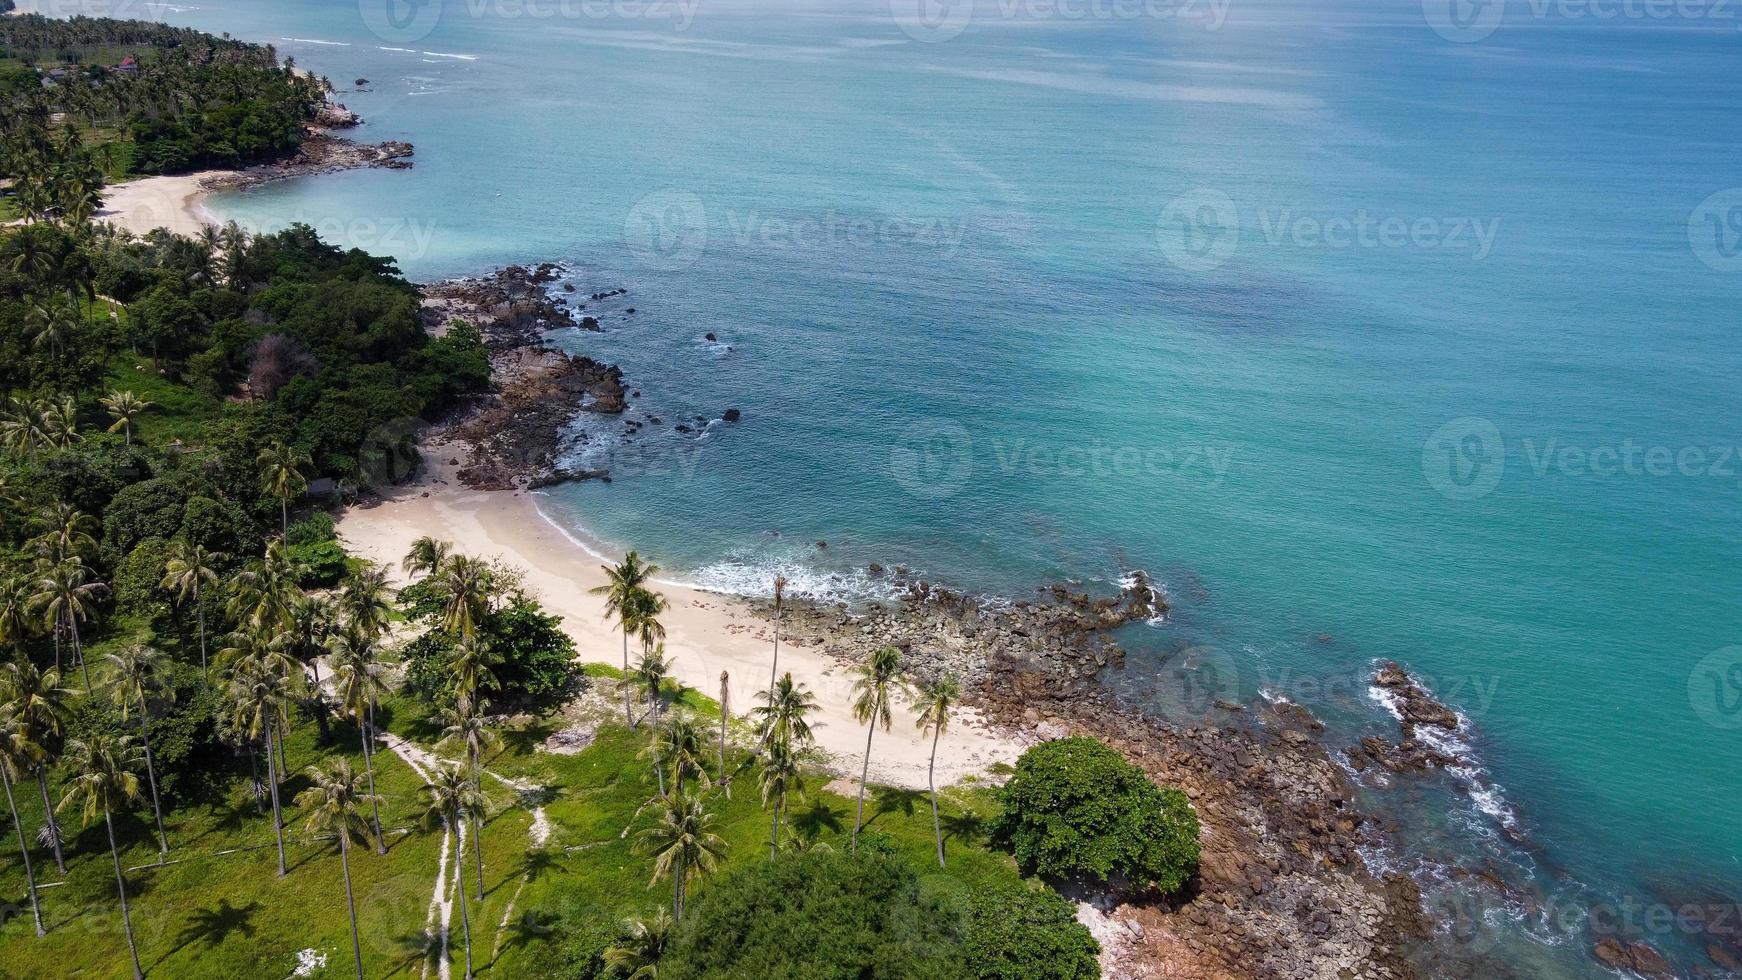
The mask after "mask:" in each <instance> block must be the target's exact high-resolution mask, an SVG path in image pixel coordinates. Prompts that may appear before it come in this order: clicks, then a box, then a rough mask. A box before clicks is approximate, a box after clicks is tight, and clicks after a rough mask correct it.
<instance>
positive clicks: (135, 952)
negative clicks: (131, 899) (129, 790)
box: [103, 805, 145, 980]
mask: <svg viewBox="0 0 1742 980" xmlns="http://www.w3.org/2000/svg"><path fill="white" fill-rule="evenodd" d="M103 824H104V826H106V827H108V829H109V857H111V858H113V859H114V861H115V894H117V895H120V896H121V928H123V929H125V930H126V931H127V952H128V954H129V955H131V956H132V957H133V980H145V971H144V970H141V969H140V968H139V947H137V946H135V945H134V944H133V919H132V917H131V916H129V915H128V914H127V879H126V877H125V876H123V875H122V874H121V852H120V851H119V850H116V848H115V821H114V820H112V819H110V817H109V807H108V806H107V805H105V806H104V807H103Z"/></svg>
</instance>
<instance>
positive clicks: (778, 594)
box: [768, 575, 786, 688]
mask: <svg viewBox="0 0 1742 980" xmlns="http://www.w3.org/2000/svg"><path fill="white" fill-rule="evenodd" d="M785 607H786V576H785V575H776V576H774V659H773V660H772V661H771V662H770V663H769V664H768V686H769V687H771V688H772V687H773V686H774V679H775V678H776V677H779V676H780V614H781V612H782V611H783V610H784V609H785Z"/></svg>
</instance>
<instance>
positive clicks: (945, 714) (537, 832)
mask: <svg viewBox="0 0 1742 980" xmlns="http://www.w3.org/2000/svg"><path fill="white" fill-rule="evenodd" d="M4 27H5V30H6V32H7V33H6V34H5V35H4V37H5V39H6V41H5V43H6V49H5V55H6V60H5V68H4V71H6V72H7V73H9V74H7V75H6V76H5V78H6V79H7V80H8V81H7V86H8V87H7V88H6V92H7V93H8V95H7V98H6V104H5V123H6V131H5V140H6V142H5V152H6V154H7V158H6V159H7V166H9V167H14V168H19V169H14V170H13V171H12V173H13V175H14V177H15V178H17V179H19V181H20V184H19V187H20V194H21V195H23V194H24V193H25V191H24V187H25V185H28V184H30V183H31V181H32V180H36V181H37V182H38V183H39V184H40V194H41V196H40V197H38V198H35V199H33V200H34V201H35V202H36V203H33V204H31V205H29V206H27V207H26V208H25V215H24V220H23V221H22V222H21V223H19V224H16V225H12V226H9V227H7V228H5V229H4V230H0V788H3V789H4V791H5V793H4V795H5V801H6V813H5V815H4V819H5V823H4V824H0V903H5V904H6V905H7V907H8V908H9V909H11V910H13V911H15V912H16V914H15V915H11V916H9V917H0V963H3V964H4V968H3V970H0V972H6V973H8V975H10V974H11V973H14V972H15V973H17V974H19V975H29V976H50V975H70V974H80V975H121V974H123V973H125V972H127V971H128V970H129V969H130V970H131V972H132V973H133V974H134V975H135V976H143V975H145V974H147V973H153V974H157V975H163V976H176V977H198V976H211V977H229V976H255V975H260V976H267V975H284V974H286V973H292V972H295V973H296V974H297V975H300V976H316V975H341V974H345V973H351V972H353V971H354V972H355V974H356V975H357V976H359V977H363V976H388V975H396V974H399V973H402V972H403V973H406V974H407V975H420V974H422V975H429V974H430V973H432V972H434V971H435V970H438V969H439V968H440V964H441V963H442V962H443V960H444V958H445V959H446V961H448V962H450V963H451V965H452V969H453V972H454V973H456V974H459V973H460V972H461V970H462V969H463V971H464V975H465V976H467V977H471V976H473V975H474V973H475V972H476V971H481V970H484V969H489V970H490V971H491V972H492V973H493V974H495V975H500V976H507V977H523V976H525V977H530V976H556V977H572V978H593V977H656V976H666V977H721V976H738V977H767V976H807V977H843V978H846V977H863V976H873V975H875V976H890V977H908V976H913V977H971V978H984V980H1052V978H1057V980H1075V978H1088V977H1094V976H1098V975H1099V966H1098V963H1097V959H1096V957H1097V953H1098V952H1099V946H1098V944H1097V942H1096V941H1095V939H1094V938H1093V937H1092V936H1091V935H1090V933H1089V931H1088V930H1087V929H1086V928H1085V927H1083V926H1082V925H1080V924H1078V922H1077V921H1076V918H1075V914H1076V909H1075V906H1074V905H1073V903H1072V902H1071V901H1069V900H1067V899H1066V898H1064V897H1063V896H1061V894H1059V892H1058V891H1057V890H1055V888H1054V887H1053V886H1054V885H1056V884H1062V883H1064V882H1067V881H1068V882H1079V883H1090V884H1095V883H1100V884H1104V883H1106V882H1107V881H1109V880H1110V879H1114V878H1116V879H1118V880H1120V881H1122V882H1124V883H1125V884H1124V887H1126V888H1128V889H1133V890H1137V891H1142V890H1145V889H1148V890H1151V891H1153V892H1154V893H1156V894H1162V893H1167V892H1171V891H1174V890H1176V889H1178V888H1181V887H1183V886H1184V885H1185V884H1186V883H1187V882H1188V881H1189V879H1190V877H1191V875H1192V874H1193V872H1194V870H1195V868H1196V863H1197V857H1198V854H1197V843H1196V842H1197V836H1198V827H1197V820H1196V817H1195V815H1194V814H1193V812H1192V810H1191V808H1190V806H1189V804H1187V803H1186V802H1185V800H1184V798H1183V797H1181V796H1180V795H1179V794H1178V793H1177V792H1174V791H1171V790H1169V791H1163V790H1160V789H1158V788H1157V787H1155V786H1154V785H1153V784H1151V783H1150V782H1149V781H1148V780H1147V779H1146V778H1145V777H1144V776H1143V774H1142V772H1141V771H1140V770H1138V769H1136V768H1135V767H1133V766H1131V765H1130V764H1129V763H1127V762H1125V761H1123V760H1122V759H1120V758H1118V757H1117V756H1116V755H1115V754H1114V753H1112V752H1111V751H1110V750H1108V749H1106V748H1105V747H1104V746H1101V745H1100V744H1099V743H1097V742H1093V741H1091V740H1087V739H1067V740H1063V741H1060V742H1054V743H1048V744H1047V745H1045V746H1042V747H1040V748H1037V749H1036V750H1031V752H1030V753H1029V754H1028V755H1025V756H1024V757H1023V759H1022V760H1021V762H1019V763H1018V765H1017V766H1016V767H1015V768H1014V770H1013V771H1011V772H1009V773H1008V775H1009V777H1010V778H1009V781H1008V783H1007V784H1006V785H1005V786H1003V787H1002V788H999V787H996V786H994V785H993V784H992V783H991V782H988V781H981V780H979V779H970V780H968V781H966V782H964V783H962V784H960V785H956V786H950V787H937V788H935V789H933V790H932V791H931V792H929V793H925V792H919V791H914V790H906V789H900V788H893V787H884V786H858V787H857V792H856V796H857V799H854V798H853V797H852V796H849V795H846V793H850V792H852V791H850V790H849V791H843V792H837V790H839V786H838V785H832V784H831V780H832V779H833V778H834V777H833V776H832V774H831V773H830V771H829V765H830V763H829V760H826V759H824V758H821V757H820V756H819V754H818V753H817V750H816V748H815V744H814V739H813V738H812V733H811V728H810V724H811V721H810V720H809V719H810V716H813V715H814V712H815V711H816V709H817V707H818V704H817V700H816V697H815V696H814V695H813V693H812V692H810V691H808V690H807V689H806V688H805V687H804V685H803V684H795V683H794V682H793V680H792V675H791V674H786V675H785V676H784V677H782V678H780V679H779V680H778V681H776V682H775V683H774V684H772V685H771V686H770V687H769V688H768V689H767V690H765V691H763V692H761V694H760V695H759V697H758V701H757V704H755V705H753V706H750V707H749V708H748V709H746V708H745V707H743V706H740V707H739V708H738V709H737V710H736V711H735V712H731V713H727V712H723V711H722V709H721V706H720V705H719V704H718V703H716V702H714V701H712V700H710V699H709V698H707V697H706V696H704V695H703V694H701V693H700V692H698V691H695V690H693V689H690V688H685V687H683V686H682V685H680V684H677V683H676V682H675V681H674V680H673V679H672V677H671V671H672V662H671V660H670V659H669V658H668V657H667V656H666V654H665V651H664V647H663V644H662V642H661V641H662V638H663V635H664V628H663V627H662V626H661V624H660V618H661V616H662V615H663V614H664V612H665V610H666V602H665V599H664V597H663V596H662V595H660V594H659V593H658V592H657V591H656V590H655V588H654V584H653V583H654V576H655V575H656V574H657V572H658V569H657V568H656V567H654V566H652V565H649V564H648V563H646V562H644V561H642V560H641V559H640V558H639V557H638V556H637V555H635V554H634V553H633V552H632V553H630V555H629V556H628V557H626V558H625V559H623V560H622V561H621V562H618V563H616V564H615V565H613V566H612V567H611V568H609V569H608V574H609V584H608V585H606V586H604V587H602V588H601V590H599V592H600V599H601V601H602V603H603V606H604V608H605V610H606V611H607V613H608V615H609V616H610V618H611V620H612V621H613V622H614V623H615V625H616V626H617V627H618V628H620V629H621V632H622V634H623V648H624V659H625V666H626V669H621V668H617V667H609V666H605V665H604V664H602V663H589V662H588V661H591V660H607V659H614V655H615V651H614V649H612V650H598V651H590V650H577V649H576V648H575V646H574V643H573V641H572V640H571V639H570V638H569V635H568V634H567V633H566V632H565V631H564V629H563V624H562V621H561V620H560V619H559V618H558V617H556V616H553V615H550V614H549V613H548V612H546V611H545V609H544V608H543V607H542V606H541V605H540V603H539V600H538V597H537V596H536V595H534V594H532V593H531V592H530V591H529V590H528V589H526V588H525V587H524V586H523V584H522V581H521V574H520V572H519V571H518V570H516V569H514V568H511V567H505V566H502V565H500V564H496V563H491V562H488V561H485V560H481V559H479V558H477V557H475V556H469V555H466V554H463V553H461V552H459V551H458V550H456V549H455V548H453V547H452V546H451V545H449V544H447V543H445V542H442V541H439V540H434V539H431V538H424V539H421V540H419V541H417V542H416V544H415V545H414V546H413V548H412V549H411V551H410V552H409V553H408V554H407V555H405V556H404V558H403V561H402V562H400V563H399V564H398V566H397V567H396V568H391V569H390V568H384V567H379V566H374V565H371V564H369V563H367V562H364V561H362V560H359V559H358V558H356V557H354V556H352V555H349V554H347V553H346V552H345V550H344V548H343V546H342V544H341V543H340V542H339V541H338V539H337V537H336V534H335V525H334V517H333V508H337V507H341V506H344V505H345V503H346V502H347V501H350V500H352V499H353V498H355V497H356V496H358V495H359V494H367V493H368V491H369V490H370V489H371V488H372V487H374V488H378V487H379V486H380V485H381V483H382V482H383V481H387V480H398V479H402V478H404V477H405V476H406V475H408V473H409V472H410V471H411V470H412V469H414V467H415V459H416V450H415V447H414V446H413V444H412V443H411V441H410V440H411V439H412V437H413V435H414V434H415V432H416V431H417V429H418V427H419V426H420V425H421V424H422V423H423V422H425V421H430V420H434V419H437V418H439V417H441V416H443V415H445V414H447V413H449V412H451V411H453V410H454V409H456V408H457V407H460V406H462V405H463V404H465V403H466V402H467V401H468V400H469V399H471V398H473V397H474V396H476V395H478V394H480V393H482V392H485V391H486V390H487V389H488V388H489V386H490V382H491V378H490V365H489V359H488V357H487V355H486V351H485V346H484V342H483V338H482V337H481V335H480V334H479V332H478V330H477V329H476V328H474V327H470V326H468V325H465V324H463V323H453V324H448V325H447V329H445V330H442V331H440V336H439V337H437V336H433V335H432V334H431V333H430V332H429V331H428V330H426V328H425V324H424V323H423V322H422V319H421V318H420V315H419V314H420V303H419V296H418V292H417V290H416V288H415V287H413V286H412V285H411V284H410V283H408V282H406V281H405V279H404V278H403V277H402V276H401V275H400V274H399V272H398V270H397V269H396V268H395V266H394V264H393V263H392V261H391V260H388V259H383V258H379V257H375V256H371V255H368V254H365V253H363V252H361V251H357V250H349V251H346V250H342V249H339V248H335V247H333V246H331V245H328V244H326V243H324V242H322V241H320V240H319V239H318V238H317V237H316V236H315V234H314V233H313V232H312V231H311V230H310V229H308V228H306V227H302V226H295V227H292V228H289V229H287V230H285V231H282V232H279V233H276V234H271V235H259V236H252V235H249V234H247V233H245V232H243V231H242V230H241V229H240V228H238V227H236V226H234V225H231V226H228V227H224V228H208V229H206V230H205V231H204V232H203V233H202V234H201V235H200V236H198V237H195V238H186V237H178V236H175V235H172V234H169V233H167V232H163V231H158V232H153V233H152V234H150V235H148V236H145V237H143V238H141V237H135V236H132V235H129V234H127V233H124V232H120V231H117V230H115V229H113V228H110V227H108V226H106V225H99V224H93V223H92V222H91V220H90V217H91V215H92V213H94V211H95V203H94V201H93V200H92V199H94V198H96V197H98V196H100V187H101V173H100V172H98V171H100V170H101V169H102V163H101V162H100V156H101V154H100V153H99V152H98V148H100V147H102V146H112V145H114V142H115V141H117V140H124V141H126V142H128V143H130V144H131V147H132V148H131V150H130V151H129V152H130V153H132V154H134V155H133V156H132V157H131V159H132V161H133V163H134V164H137V162H138V161H140V160H150V161H159V162H160V163H161V162H162V161H165V160H168V159H169V157H168V156H164V155H163V153H164V152H165V151H163V150H162V147H163V145H164V144H165V141H168V142H174V143H177V144H180V145H185V147H188V148H193V149H189V150H188V153H189V154H191V155H184V156H181V157H176V159H178V160H182V161H184V162H185V161H187V160H192V159H196V158H199V159H204V158H201V157H199V154H201V153H212V152H218V151H216V150H214V149H213V147H216V146H219V145H220V144H221V145H223V146H225V147H228V149H227V150H224V151H223V152H242V151H241V150H240V149H239V147H241V146H248V147H251V149H250V150H249V151H248V152H262V153H265V152H270V148H271V146H272V145H273V144H272V142H271V140H270V139H268V140H267V141H265V142H260V143H250V142H246V141H244V140H242V139H241V137H240V135H239V134H241V133H243V132H244V131H249V132H252V131H254V130H252V129H250V128H249V125H244V120H246V119H250V118H256V115H257V114H258V115H257V118H258V119H259V120H268V119H277V120H278V122H274V123H271V124H270V125H268V126H267V129H268V130H271V131H273V132H277V130H276V129H274V128H273V127H276V126H278V125H279V124H280V123H283V124H285V125H290V126H292V127H293V128H294V123H295V120H296V119H298V118H300V116H299V113H303V112H306V111H307V108H308V106H309V104H310V100H313V99H317V98H318V96H319V90H318V87H316V83H310V82H306V81H303V80H299V79H298V78H296V77H295V76H293V75H291V74H290V73H289V72H286V71H284V70H282V69H280V68H279V67H278V66H276V65H275V64H274V63H273V62H272V58H271V55H270V52H269V51H268V50H267V49H260V48H253V47H249V46H245V45H239V44H237V43H235V42H231V41H227V40H220V39H215V38H209V37H205V36H203V35H197V34H193V33H192V32H186V31H178V30H175V29H171V28H164V27H161V26H157V25H136V26H134V25H122V26H121V27H116V26H115V25H114V24H113V22H95V21H89V22H87V21H79V20H74V21H71V22H54V21H43V20H42V19H41V18H10V19H8V21H7V22H6V24H5V25H4ZM104 46H110V47H114V46H122V47H126V48H128V49H129V50H136V49H140V48H144V49H148V50H147V51H146V52H145V54H144V55H142V56H139V57H138V63H139V64H140V65H141V66H142V67H141V68H140V73H139V75H137V76H125V77H118V76H117V74H116V73H115V72H114V71H112V70H111V69H109V68H107V67H103V66H102V65H100V64H99V63H98V61H100V59H97V60H81V59H85V58H86V56H88V55H91V54H92V53H93V52H94V51H96V50H98V49H101V48H103V47H104ZM110 53H111V54H112V53H113V52H110ZM50 62H54V63H57V64H67V65H72V66H75V67H74V75H75V76H76V77H77V78H79V79H82V80H81V81H77V82H71V83H66V87H57V86H44V85H43V84H42V83H41V77H42V70H43V67H44V66H45V65H46V64H49V63H50ZM23 73H29V76H30V77H29V78H28V79H26V78H25V75H24V74H23ZM62 77H63V78H67V77H74V76H64V75H63V76H62ZM21 79H22V80H23V81H20V80H21ZM26 81H28V82H30V84H25V82H26ZM73 91H79V92H83V93H85V95H88V96H91V97H92V98H93V99H94V101H93V102H88V103H80V108H78V109H77V111H76V113H74V114H75V115H77V114H79V113H83V115H78V118H77V119H74V120H73V121H72V124H71V125H68V124H66V123H65V121H63V123H62V125H61V126H60V128H59V129H55V128H53V127H51V126H50V124H49V122H48V118H49V116H50V114H51V113H54V112H69V111H72V110H71V107H72V106H73V104H74V103H73V102H72V101H70V100H69V101H57V100H68V99H69V96H70V93H72V92H73ZM82 97H83V96H81V98H82ZM224 107H229V108H230V109H236V110H238V112H239V113H240V115H238V114H237V113H236V112H227V111H225V109H224ZM250 125H251V124H250ZM263 125H264V123H263ZM164 133H171V134H172V135H169V136H164V135H162V134H164ZM103 140H109V141H110V142H107V143H105V142H103ZM152 165H154V166H155V165H157V164H152ZM24 168H28V173H29V174H31V175H34V176H32V177H26V176H25V174H26V169H24ZM75 189H76V190H77V193H74V192H73V191H74V190H75ZM401 579H402V580H403V582H404V585H403V587H401V588H395V584H396V580H401ZM777 642H778V638H777ZM632 644H633V645H634V646H636V647H637V648H638V649H639V657H638V658H637V659H636V661H635V662H634V663H633V664H628V663H627V658H628V649H629V647H630V646H631V645H632ZM850 676H851V682H852V691H851V698H852V702H851V707H852V711H853V714H854V716H855V717H857V718H859V719H860V723H861V724H863V725H865V726H866V730H867V736H868V738H869V737H871V736H875V735H876V733H877V732H878V731H879V727H878V726H879V724H881V726H882V728H883V729H887V728H888V726H889V714H890V705H891V704H892V703H895V702H897V701H904V702H911V703H912V704H913V705H914V707H915V708H916V710H917V713H918V715H919V718H920V723H921V725H922V726H923V727H924V728H925V729H926V730H927V731H930V732H932V733H933V734H934V736H935V734H936V733H938V732H941V731H942V730H943V729H945V728H946V727H947V726H948V725H950V723H951V721H952V718H953V717H954V715H955V714H956V713H957V710H958V707H959V701H960V699H961V696H962V691H961V688H960V685H959V684H958V683H957V681H956V680H955V679H954V678H950V677H946V676H925V677H913V676H908V673H907V669H906V666H905V665H904V664H903V662H902V657H901V654H900V653H899V651H897V650H896V649H895V648H893V647H890V648H885V649H883V650H881V651H879V652H877V653H876V654H875V655H874V656H872V657H871V658H870V659H869V660H868V661H867V662H866V663H863V664H860V665H857V666H856V667H853V668H852V669H851V671H850ZM723 715H724V717H723ZM577 724H578V726H579V728H578V729H577ZM579 729H584V731H585V737H584V739H582V740H581V744H580V745H579V747H578V748H575V749H574V750H573V751H561V752H557V751H546V750H545V749H546V746H547V745H548V744H549V743H550V741H551V739H552V737H553V736H555V735H558V734H562V733H571V734H572V733H573V732H575V731H577V730H579ZM933 745H934V749H933V751H934V752H935V751H936V748H935V746H936V742H935V740H934V742H933ZM870 753H871V743H870V741H868V742H867V765H868V759H869V755H870ZM1037 876H1038V877H1037ZM1043 878H1044V879H1045V880H1044V881H1043V880H1042V879H1043ZM341 899H344V900H341Z"/></svg>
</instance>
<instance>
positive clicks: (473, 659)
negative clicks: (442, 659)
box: [448, 636, 499, 705]
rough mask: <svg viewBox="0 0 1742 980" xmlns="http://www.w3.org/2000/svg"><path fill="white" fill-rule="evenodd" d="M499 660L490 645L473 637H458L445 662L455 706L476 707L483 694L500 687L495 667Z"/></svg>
mask: <svg viewBox="0 0 1742 980" xmlns="http://www.w3.org/2000/svg"><path fill="white" fill-rule="evenodd" d="M498 661H499V658H498V657H497V656H496V654H495V653H494V652H492V651H491V649H490V645H489V644H487V643H485V642H484V641H483V640H482V639H480V638H478V637H476V636H465V637H461V638H460V640H459V641H458V642H457V643H455V644H454V651H453V653H452V654H451V655H450V657H449V660H448V676H449V677H450V678H451V680H452V685H453V686H452V690H453V692H454V701H455V702H456V703H465V704H468V705H471V704H476V703H477V702H478V701H479V699H480V697H481V696H482V694H483V692H484V691H493V690H495V689H496V688H497V687H498V686H499V684H498V682H497V680H496V674H495V672H494V671H493V670H491V669H490V668H492V667H494V666H495V665H496V664H497V663H498Z"/></svg>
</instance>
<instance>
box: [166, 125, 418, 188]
mask: <svg viewBox="0 0 1742 980" xmlns="http://www.w3.org/2000/svg"><path fill="white" fill-rule="evenodd" d="M412 152H413V149H412V145H411V144H410V143H406V142H404V141H401V140H388V141H387V142H385V143H375V144H367V143H353V142H352V141H350V140H348V139H343V138H341V137H338V136H329V135H328V134H326V133H324V132H321V131H319V130H311V131H310V132H309V134H308V135H307V136H306V137H304V138H303V141H302V146H300V147H298V148H297V151H296V153H295V154H294V155H292V156H291V157H290V159H288V160H283V161H280V162H278V163H266V164H261V165H260V166H257V167H249V168H248V169H246V170H241V171H237V172H236V173H228V174H220V175H218V176H216V177H210V178H207V179H206V180H204V181H202V182H201V186H202V187H204V188H205V189H207V190H228V189H243V188H248V187H254V186H257V185H260V184H265V183H268V182H270V181H274V180H284V179H286V178H288V177H311V176H314V175H316V174H330V173H337V172H338V171H341V170H361V169H363V168H366V167H381V168H385V169H388V170H407V169H410V167H411V161H410V160H408V159H406V158H407V157H409V156H411V154H412Z"/></svg>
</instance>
